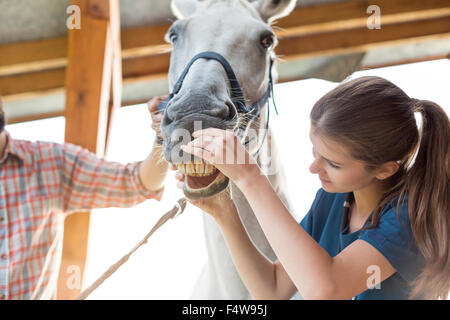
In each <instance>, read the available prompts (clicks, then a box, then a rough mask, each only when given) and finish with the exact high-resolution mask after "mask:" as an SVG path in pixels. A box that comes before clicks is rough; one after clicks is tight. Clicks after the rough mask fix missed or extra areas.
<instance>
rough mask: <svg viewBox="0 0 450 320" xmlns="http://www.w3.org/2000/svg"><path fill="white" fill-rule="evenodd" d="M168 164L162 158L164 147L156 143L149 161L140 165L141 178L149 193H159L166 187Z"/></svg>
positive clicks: (148, 158)
mask: <svg viewBox="0 0 450 320" xmlns="http://www.w3.org/2000/svg"><path fill="white" fill-rule="evenodd" d="M167 169H168V164H167V161H166V160H164V158H163V156H162V147H161V146H160V145H159V144H158V143H157V142H154V144H153V149H152V151H151V153H150V154H149V156H148V157H147V159H145V160H144V161H143V162H142V163H141V164H140V165H139V178H140V179H141V182H142V185H143V186H144V187H145V188H146V189H147V190H149V191H158V190H161V188H162V187H163V186H164V180H165V178H166V175H167Z"/></svg>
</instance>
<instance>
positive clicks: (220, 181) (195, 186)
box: [183, 170, 230, 200]
mask: <svg viewBox="0 0 450 320" xmlns="http://www.w3.org/2000/svg"><path fill="white" fill-rule="evenodd" d="M229 181H230V179H228V178H227V177H226V176H225V175H224V174H223V173H222V172H220V171H219V170H216V172H215V173H214V174H212V175H210V176H207V177H194V176H189V175H185V178H184V185H183V193H184V195H185V196H186V197H187V198H189V199H191V200H198V199H205V198H210V197H213V196H214V195H216V194H218V193H220V192H222V191H224V190H225V189H226V188H227V187H228V184H229Z"/></svg>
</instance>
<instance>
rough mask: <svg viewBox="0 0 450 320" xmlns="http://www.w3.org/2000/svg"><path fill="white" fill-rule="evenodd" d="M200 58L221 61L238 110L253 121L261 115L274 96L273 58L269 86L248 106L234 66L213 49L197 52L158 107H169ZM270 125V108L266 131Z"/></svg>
mask: <svg viewBox="0 0 450 320" xmlns="http://www.w3.org/2000/svg"><path fill="white" fill-rule="evenodd" d="M198 59H213V60H216V61H218V62H220V64H221V65H222V66H223V68H224V69H225V72H226V73H227V76H228V79H229V81H230V86H231V101H232V102H233V103H234V105H235V106H236V109H237V112H238V113H243V114H246V116H247V117H248V119H249V121H253V120H254V119H255V118H256V117H258V116H259V115H260V113H261V109H262V106H263V105H264V104H265V103H266V102H268V101H269V98H270V96H271V94H272V96H273V78H272V66H273V59H270V66H269V84H268V86H267V90H266V92H265V93H264V94H263V96H262V97H261V98H260V99H259V100H258V101H257V102H256V103H255V104H253V105H252V106H251V107H247V105H246V104H245V97H244V94H243V92H242V89H241V87H240V85H239V82H238V80H237V78H236V75H235V73H234V71H233V68H232V67H231V65H230V64H229V63H228V61H227V60H226V59H225V58H224V57H223V56H222V55H220V54H219V53H216V52H212V51H205V52H201V53H199V54H197V55H196V56H194V57H193V58H192V59H191V61H190V62H189V63H188V65H187V66H186V68H185V69H184V71H183V73H182V74H181V76H180V77H179V78H178V81H177V82H176V83H175V85H174V87H173V91H172V93H170V94H169V96H168V97H167V99H165V100H164V101H162V102H161V103H160V104H159V105H158V109H159V110H160V111H161V112H164V110H165V109H166V108H167V105H168V103H169V101H170V100H171V99H172V98H173V97H174V96H175V95H176V94H177V93H178V92H179V91H180V89H181V86H182V85H183V81H184V78H185V77H186V75H187V73H188V72H189V69H190V68H191V66H192V65H193V64H194V62H195V61H197V60H198ZM275 108H276V107H275ZM268 109H269V108H268ZM275 110H276V109H275ZM277 113H278V112H277ZM268 126H269V110H268V115H267V124H266V131H267V129H268ZM240 129H243V128H240ZM266 134H267V132H266ZM264 138H265V137H264ZM249 142H250V141H247V142H246V143H247V144H248V143H249ZM263 142H264V141H263ZM261 146H262V143H261ZM258 152H259V149H258Z"/></svg>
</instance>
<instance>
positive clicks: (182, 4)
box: [171, 0, 201, 19]
mask: <svg viewBox="0 0 450 320" xmlns="http://www.w3.org/2000/svg"><path fill="white" fill-rule="evenodd" d="M200 4H201V1H199V0H172V4H171V7H172V12H173V14H174V15H175V16H176V17H177V18H178V19H183V18H186V17H189V16H190V15H192V14H193V13H194V12H195V11H196V10H197V8H198V7H199V5H200Z"/></svg>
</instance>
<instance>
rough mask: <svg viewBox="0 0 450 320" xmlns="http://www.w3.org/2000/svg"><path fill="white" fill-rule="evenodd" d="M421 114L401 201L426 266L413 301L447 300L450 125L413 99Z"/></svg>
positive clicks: (442, 113)
mask: <svg viewBox="0 0 450 320" xmlns="http://www.w3.org/2000/svg"><path fill="white" fill-rule="evenodd" d="M411 102H412V108H413V111H414V112H420V113H421V115H422V126H421V130H420V140H419V148H418V151H417V156H416V159H415V161H414V163H413V165H412V166H411V167H410V169H409V170H407V172H406V176H405V180H404V182H405V183H404V184H403V187H402V188H401V191H400V198H403V197H404V196H405V195H406V194H407V195H408V208H409V215H410V221H411V228H412V231H413V233H414V236H415V240H416V243H417V246H418V248H419V250H420V252H421V254H422V255H423V256H424V258H425V260H426V266H425V269H424V270H423V272H422V273H421V274H420V276H419V277H418V278H417V279H416V280H415V282H414V283H413V290H412V292H411V296H410V297H411V298H414V297H418V296H421V298H425V299H438V298H441V299H447V295H448V293H449V290H450V168H449V164H450V152H449V143H450V125H449V119H448V117H447V115H446V113H445V111H444V110H443V109H442V108H441V107H439V106H438V105H437V104H435V103H434V102H431V101H427V100H416V99H411Z"/></svg>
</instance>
